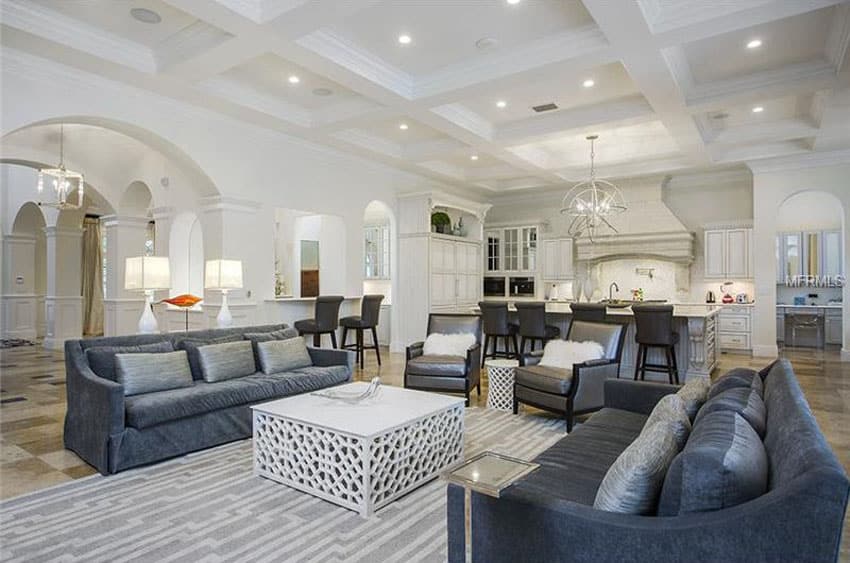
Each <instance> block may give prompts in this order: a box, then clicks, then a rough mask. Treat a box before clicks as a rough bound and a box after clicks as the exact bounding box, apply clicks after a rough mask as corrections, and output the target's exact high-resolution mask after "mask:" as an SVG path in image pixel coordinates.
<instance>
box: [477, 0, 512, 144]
mask: <svg viewBox="0 0 850 563" xmlns="http://www.w3.org/2000/svg"><path fill="white" fill-rule="evenodd" d="M508 1H509V2H510V0H508ZM514 4H516V2H514ZM469 160H478V155H477V154H473V155H472V156H470V157H469Z"/></svg>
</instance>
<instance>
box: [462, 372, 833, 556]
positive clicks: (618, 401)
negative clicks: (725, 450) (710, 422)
mask: <svg viewBox="0 0 850 563" xmlns="http://www.w3.org/2000/svg"><path fill="white" fill-rule="evenodd" d="M756 377H763V378H764V380H763V383H764V386H763V395H764V407H765V408H766V430H765V432H764V437H763V445H764V448H763V450H762V451H766V454H767V455H766V458H767V472H766V473H767V481H766V487H767V492H765V493H763V494H760V495H758V496H756V497H755V498H753V499H752V500H748V501H746V502H743V503H741V504H737V505H735V506H726V507H724V508H720V509H717V510H711V511H703V512H692V511H688V512H684V513H683V511H682V510H678V511H677V512H675V513H674V515H671V516H658V515H649V516H643V515H631V514H622V513H615V512H606V511H602V510H597V509H594V508H593V505H594V499H595V497H596V494H597V490H598V489H599V487H600V484H601V482H602V480H603V478H604V477H605V474H606V472H607V470H608V468H609V467H610V466H611V465H612V464H613V463H614V461H615V460H616V459H617V457H618V456H619V455H620V453H621V452H623V451H624V450H625V449H626V448H627V447H628V446H629V444H631V443H632V442H633V441H634V440H635V439H636V438H637V437H638V435H639V434H640V433H641V430H642V429H643V426H644V422H645V421H646V420H647V416H648V414H649V413H650V412H651V411H652V409H653V407H654V405H655V404H656V403H657V402H658V401H659V400H660V399H661V398H662V397H663V396H664V395H667V394H669V393H673V392H675V391H676V390H677V389H678V387H676V386H672V385H666V384H660V383H648V382H635V381H626V380H616V379H615V380H608V381H606V382H605V408H603V409H602V410H601V411H599V412H597V413H596V414H594V415H593V416H591V417H590V418H589V419H588V420H587V421H586V422H585V423H583V424H581V425H580V426H578V427H577V428H576V430H575V431H573V432H572V433H570V434H569V435H568V436H566V437H565V438H563V439H561V440H560V441H559V442H557V443H556V444H555V445H554V446H552V447H551V448H549V449H548V450H547V451H545V452H544V453H543V454H541V455H540V456H539V457H538V458H537V459H536V461H537V462H538V463H539V464H540V468H539V469H538V470H537V471H535V472H534V473H531V474H530V475H528V476H527V477H525V478H524V479H522V480H521V481H519V482H517V483H516V484H514V485H513V486H511V487H509V488H508V489H506V490H505V491H503V492H502V495H501V496H500V498H498V499H496V498H492V497H489V496H485V495H481V494H477V493H473V495H472V505H471V508H472V548H473V549H472V553H473V560H474V561H486V562H488V563H497V562H500V561H506V562H507V561H594V562H595V561H654V562H664V561H670V562H674V561H724V562H725V561H789V562H790V561H795V562H799V561H836V560H837V559H838V554H839V544H840V542H841V532H842V526H843V522H844V515H845V511H846V508H847V499H848V491H850V483H849V482H848V479H847V475H846V473H845V471H844V469H843V468H842V466H841V464H840V463H839V462H838V460H837V459H836V457H835V455H834V453H833V452H832V450H831V449H830V447H829V445H828V444H827V443H826V440H825V438H824V436H823V434H822V433H821V431H820V429H819V428H818V426H817V423H816V421H815V419H814V416H813V415H812V413H811V411H810V409H809V406H808V404H807V403H806V400H805V398H804V396H803V393H802V390H801V389H800V387H799V385H798V383H797V379H796V377H795V375H794V373H793V371H792V369H791V365H790V363H788V362H787V361H785V360H781V361H778V362H776V363H774V364H773V365H772V366H771V367H769V368H766V369H765V370H763V371H762V372H761V373H759V374H758V375H757V376H756ZM709 418H711V417H710V416H706V417H704V419H706V420H707V419H709ZM700 424H701V421H700V420H699V419H697V420H696V422H695V424H694V430H693V431H692V432H691V436H690V438H689V439H693V438H694V436H695V435H696V434H697V433H698V431H699V427H700ZM713 437H714V438H717V436H716V435H715V436H713ZM720 439H721V440H723V439H725V438H723V437H722V436H721V437H720ZM730 439H731V438H730ZM757 439H758V437H757ZM687 450H688V446H687V444H686V445H685V450H683V453H684V452H685V451H687ZM673 467H675V462H674V465H672V466H671V469H670V470H669V471H668V475H667V477H668V479H667V480H665V482H664V487H667V486H668V481H669V480H670V479H669V478H670V473H671V472H672V471H673V469H672V468H673ZM680 477H681V475H680ZM689 478H691V479H692V478H693V475H691V476H690V477H689V476H688V475H684V479H685V481H687V479H689ZM680 482H681V480H680ZM687 485H688V487H690V490H691V492H693V491H694V490H699V491H700V492H699V495H704V496H713V495H715V493H718V492H719V491H705V490H703V489H701V488H700V486H701V485H704V482H702V483H695V482H692V481H691V482H688V483H687ZM683 490H684V489H683ZM447 494H448V515H447V516H448V548H449V560H450V561H452V562H460V561H463V560H464V554H465V539H464V537H465V536H464V494H463V489H462V488H460V487H458V486H455V485H450V486H449V488H448V493H447ZM721 494H723V493H721ZM661 498H662V499H664V498H665V491H664V490H663V489H662V492H661ZM662 504H663V500H662ZM659 511H661V509H659Z"/></svg>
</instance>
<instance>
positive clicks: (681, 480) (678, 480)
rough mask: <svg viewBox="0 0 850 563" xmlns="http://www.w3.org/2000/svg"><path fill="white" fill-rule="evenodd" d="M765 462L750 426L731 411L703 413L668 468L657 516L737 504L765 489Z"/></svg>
mask: <svg viewBox="0 0 850 563" xmlns="http://www.w3.org/2000/svg"><path fill="white" fill-rule="evenodd" d="M767 478H768V461H767V453H766V452H765V449H764V445H763V444H762V441H761V439H760V438H759V437H758V434H756V432H755V430H753V428H752V426H750V424H749V423H748V422H747V421H746V420H744V418H743V417H742V416H741V415H739V414H738V413H736V412H734V411H730V410H722V411H714V412H711V413H708V414H706V415H704V416H703V417H702V418H700V420H699V422H698V423H697V424H695V425H694V429H693V431H692V432H691V437H690V439H688V443H687V444H686V445H685V449H684V450H682V453H680V454H679V455H678V456H677V457H676V459H675V460H674V461H673V464H672V465H671V467H670V470H669V471H668V472H667V477H666V478H665V480H664V487H663V489H662V492H661V500H660V502H659V505H658V515H659V516H675V515H677V514H685V513H689V512H706V511H710V510H721V509H724V508H729V507H732V506H736V505H738V504H741V503H743V502H747V501H748V500H751V499H754V498H756V497H758V496H760V495H762V494H764V493H765V492H766V490H767Z"/></svg>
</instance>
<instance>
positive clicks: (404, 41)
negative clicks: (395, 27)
mask: <svg viewBox="0 0 850 563" xmlns="http://www.w3.org/2000/svg"><path fill="white" fill-rule="evenodd" d="M411 41H413V40H412V39H411V38H410V36H409V35H399V36H398V42H399V43H401V44H402V45H410V42H411Z"/></svg>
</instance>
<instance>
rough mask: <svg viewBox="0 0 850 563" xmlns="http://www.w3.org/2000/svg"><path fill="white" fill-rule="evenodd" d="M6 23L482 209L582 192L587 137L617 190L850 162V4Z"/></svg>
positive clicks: (220, 14) (443, 8) (274, 9)
mask: <svg viewBox="0 0 850 563" xmlns="http://www.w3.org/2000/svg"><path fill="white" fill-rule="evenodd" d="M139 9H142V10H143V11H142V12H141V13H140V12H139ZM133 10H135V11H133ZM133 14H135V16H134V15H133ZM144 20H147V21H144ZM151 20H158V21H153V22H152V23H151ZM0 21H2V28H0V31H2V39H0V40H2V45H3V46H4V47H6V48H14V49H19V50H23V51H27V52H30V53H33V54H35V55H39V56H44V57H47V58H51V59H54V60H58V61H59V62H62V63H64V64H68V65H71V66H73V67H76V68H79V69H81V70H85V71H88V72H94V73H97V74H100V75H103V76H105V77H107V78H112V79H116V80H121V81H124V82H129V83H131V84H133V85H135V86H138V87H141V88H145V89H148V90H151V91H153V92H157V93H160V94H165V95H168V96H170V97H174V98H177V99H182V100H185V101H188V102H190V103H193V104H198V105H203V106H206V107H208V108H210V109H213V110H215V111H219V112H223V113H226V114H228V115H231V116H233V117H236V118H238V119H243V120H246V121H250V122H251V123H255V124H259V125H261V126H263V127H268V128H272V129H275V130H279V131H282V132H285V133H288V134H292V135H295V136H299V137H302V138H304V139H307V140H309V141H311V142H318V143H322V144H325V145H330V146H332V147H335V148H337V149H341V150H344V151H348V152H351V153H354V154H357V155H359V156H362V157H366V158H369V159H374V160H377V161H381V162H384V163H386V164H389V165H391V166H395V167H398V168H401V169H404V170H408V171H413V172H416V173H419V174H421V175H423V176H426V177H429V178H432V179H435V180H438V181H441V182H444V183H448V184H452V185H455V186H457V187H459V188H462V189H466V190H470V191H471V192H476V193H479V194H484V195H486V194H493V195H495V194H497V193H504V192H508V191H513V190H533V189H541V188H544V189H545V188H546V187H547V186H548V187H551V186H555V185H559V184H564V183H567V182H571V181H575V180H577V179H580V178H581V177H583V176H584V175H585V174H586V170H587V164H588V153H589V146H588V143H587V141H586V140H585V137H586V136H587V135H588V134H597V135H599V141H598V142H597V147H596V156H597V163H598V168H599V173H600V175H602V176H611V177H625V176H636V175H641V174H654V173H659V172H673V171H681V170H690V169H700V170H704V169H710V168H712V167H728V166H730V165H736V164H740V163H742V162H745V161H750V160H757V159H760V158H766V157H773V156H778V155H790V154H797V153H810V152H816V151H823V150H835V149H847V148H850V64H848V63H847V57H846V53H847V47H848V42H850V2H848V1H841V0H737V1H736V2H716V1H714V0H634V1H632V0H628V1H625V0H624V1H620V2H612V1H611V0H584V1H582V2H580V1H578V0H457V1H452V2H443V1H434V0H385V1H377V0H75V1H73V2H70V1H67V0H29V1H25V0H4V1H3V2H2V4H0ZM547 105H548V106H550V109H548V110H546V111H535V109H533V108H535V107H537V106H547ZM551 106H554V107H551ZM538 109H540V108H538Z"/></svg>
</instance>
